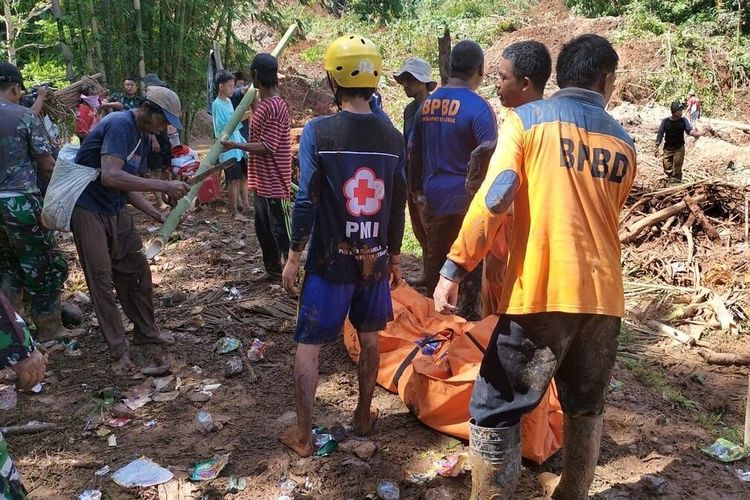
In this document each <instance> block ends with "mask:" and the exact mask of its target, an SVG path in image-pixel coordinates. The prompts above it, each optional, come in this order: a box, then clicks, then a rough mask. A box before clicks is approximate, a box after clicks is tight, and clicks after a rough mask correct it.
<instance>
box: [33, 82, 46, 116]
mask: <svg viewBox="0 0 750 500" xmlns="http://www.w3.org/2000/svg"><path fill="white" fill-rule="evenodd" d="M48 92H49V90H48V89H47V87H44V86H42V87H39V90H37V94H36V99H35V100H34V104H32V105H31V107H30V108H29V109H30V110H31V111H32V112H33V113H34V114H35V115H37V116H42V107H43V106H44V101H45V99H47V93H48Z"/></svg>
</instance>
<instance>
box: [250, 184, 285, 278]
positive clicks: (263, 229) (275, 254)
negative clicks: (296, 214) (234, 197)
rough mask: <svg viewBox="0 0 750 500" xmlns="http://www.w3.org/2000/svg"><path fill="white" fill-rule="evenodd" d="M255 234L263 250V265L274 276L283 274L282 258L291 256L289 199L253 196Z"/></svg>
mask: <svg viewBox="0 0 750 500" xmlns="http://www.w3.org/2000/svg"><path fill="white" fill-rule="evenodd" d="M253 204H254V206H255V234H256V235H257V236H258V243H259V244H260V249H261V251H262V252H263V265H264V267H265V268H266V272H267V273H268V274H270V275H272V276H281V260H282V259H284V260H286V259H287V257H288V256H289V233H290V231H291V229H290V227H289V211H288V206H289V201H288V200H281V199H278V198H264V197H263V196H258V195H257V194H256V195H255V196H254V197H253Z"/></svg>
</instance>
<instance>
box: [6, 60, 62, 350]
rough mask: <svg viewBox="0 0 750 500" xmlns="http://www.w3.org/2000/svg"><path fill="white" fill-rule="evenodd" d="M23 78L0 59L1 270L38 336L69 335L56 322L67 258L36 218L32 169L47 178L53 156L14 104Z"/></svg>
mask: <svg viewBox="0 0 750 500" xmlns="http://www.w3.org/2000/svg"><path fill="white" fill-rule="evenodd" d="M22 89H23V82H22V79H21V74H20V72H19V71H18V69H17V68H16V67H15V66H13V65H12V64H8V63H0V116H1V117H2V119H0V276H2V289H3V291H4V292H5V293H6V294H7V295H8V296H9V298H10V300H11V302H12V303H13V305H14V306H15V307H16V309H18V310H20V309H21V303H22V297H23V295H24V294H25V295H26V298H27V299H28V301H29V304H30V311H29V313H30V317H31V319H32V320H33V321H34V324H35V325H36V328H37V336H38V338H39V339H40V340H50V339H54V338H58V337H62V336H70V335H74V334H75V333H77V332H71V331H68V330H66V329H65V328H63V326H62V324H61V322H60V292H61V291H62V287H63V283H65V279H66V278H67V276H68V264H67V262H66V261H65V258H64V257H63V254H62V253H61V252H60V250H59V248H58V247H57V243H56V240H55V235H54V233H53V232H52V231H50V230H48V229H46V228H45V227H44V226H42V224H41V219H40V214H41V209H42V198H41V195H40V193H39V188H38V187H37V170H38V172H39V173H40V174H41V175H42V176H43V177H45V178H47V179H49V178H50V176H51V174H52V169H53V168H54V165H55V162H54V160H53V158H52V146H51V145H50V143H49V140H48V139H47V135H46V134H45V132H44V129H43V125H42V123H41V121H40V120H39V118H38V117H37V116H35V115H34V114H33V112H32V111H30V110H29V109H27V108H25V107H23V106H19V105H18V102H19V99H20V97H21V91H22Z"/></svg>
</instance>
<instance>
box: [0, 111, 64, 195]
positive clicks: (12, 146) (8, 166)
mask: <svg viewBox="0 0 750 500" xmlns="http://www.w3.org/2000/svg"><path fill="white" fill-rule="evenodd" d="M48 154H52V145H51V144H50V142H49V139H48V138H47V134H46V132H45V130H44V125H43V124H42V121H41V120H40V119H39V117H37V116H36V115H35V114H34V113H33V112H32V111H31V110H29V109H28V108H24V107H23V106H20V105H18V104H13V103H10V102H8V101H5V100H3V99H0V192H5V193H8V192H11V193H22V194H32V193H38V192H39V188H38V187H37V185H36V165H35V164H34V159H35V158H38V157H40V156H45V155H48Z"/></svg>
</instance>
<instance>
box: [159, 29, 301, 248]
mask: <svg viewBox="0 0 750 500" xmlns="http://www.w3.org/2000/svg"><path fill="white" fill-rule="evenodd" d="M297 29H299V26H298V25H297V23H294V24H292V25H291V26H290V27H289V29H288V30H286V33H285V34H284V36H283V37H282V39H281V40H280V41H279V43H278V44H277V45H276V48H274V49H273V51H272V52H271V54H272V55H273V56H274V57H276V58H278V57H279V56H280V55H281V53H282V52H284V49H285V48H286V45H287V44H288V43H289V40H291V38H292V36H294V34H295V33H296V32H297ZM255 94H256V91H255V89H254V88H253V87H252V86H251V87H250V89H248V91H247V92H246V93H245V96H244V97H243V98H242V101H240V103H239V104H238V105H237V108H236V109H235V110H234V113H232V116H231V117H229V121H228V122H227V124H226V125H224V128H223V129H222V131H221V134H220V135H219V138H218V139H216V141H214V143H213V145H212V146H211V149H210V150H209V151H208V154H207V155H206V157H205V158H204V159H203V161H201V165H200V167H199V168H198V170H197V171H196V175H198V174H202V173H203V172H204V171H206V170H208V169H209V168H211V167H212V166H213V165H214V164H215V163H216V161H217V160H218V159H219V155H220V154H221V153H222V151H223V150H224V146H222V144H221V141H224V140H226V139H227V138H229V136H231V135H232V133H234V130H235V129H236V128H237V126H238V125H239V124H240V122H241V121H242V118H243V116H244V115H245V111H247V108H248V107H249V106H250V103H252V102H253V100H254V99H255ZM202 185H203V183H202V182H201V183H199V184H196V185H195V186H193V187H192V188H190V191H189V192H188V194H187V195H185V196H184V197H183V198H182V199H181V200H180V201H179V202H178V203H177V206H175V207H174V209H172V211H171V212H170V213H169V216H168V217H167V220H166V221H165V222H164V225H162V227H161V229H160V230H159V232H158V233H157V234H156V236H155V237H154V239H153V240H151V242H150V243H149V244H148V246H147V247H146V249H145V254H146V258H148V259H153V258H154V257H156V256H157V255H159V254H160V253H161V251H162V250H163V249H164V246H165V245H166V244H167V241H169V236H170V235H171V234H172V232H174V230H175V229H176V228H177V226H178V225H179V223H180V218H181V217H182V214H184V213H185V212H186V211H187V209H188V207H189V206H190V205H191V204H192V202H193V200H194V199H195V197H196V196H197V195H198V191H200V188H201V186H202Z"/></svg>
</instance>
